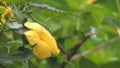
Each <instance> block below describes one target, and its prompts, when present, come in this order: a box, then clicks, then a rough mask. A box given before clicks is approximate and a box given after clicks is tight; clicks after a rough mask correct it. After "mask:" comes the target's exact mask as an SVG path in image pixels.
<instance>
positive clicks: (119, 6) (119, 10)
mask: <svg viewBox="0 0 120 68" xmlns="http://www.w3.org/2000/svg"><path fill="white" fill-rule="evenodd" d="M116 5H117V8H118V13H119V16H120V3H119V0H116Z"/></svg>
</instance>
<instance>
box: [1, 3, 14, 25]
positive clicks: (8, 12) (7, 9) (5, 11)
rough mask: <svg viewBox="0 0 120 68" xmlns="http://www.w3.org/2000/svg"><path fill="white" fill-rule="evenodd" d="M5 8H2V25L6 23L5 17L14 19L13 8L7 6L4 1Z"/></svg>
mask: <svg viewBox="0 0 120 68" xmlns="http://www.w3.org/2000/svg"><path fill="white" fill-rule="evenodd" d="M3 4H4V5H5V6H0V25H2V24H4V23H5V21H6V20H5V16H6V15H8V16H9V18H10V19H11V18H13V17H14V14H13V13H12V12H11V8H10V7H9V6H7V3H6V2H5V1H3Z"/></svg>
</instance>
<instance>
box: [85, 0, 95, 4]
mask: <svg viewBox="0 0 120 68" xmlns="http://www.w3.org/2000/svg"><path fill="white" fill-rule="evenodd" d="M94 2H96V0H87V3H88V4H93V3H94Z"/></svg>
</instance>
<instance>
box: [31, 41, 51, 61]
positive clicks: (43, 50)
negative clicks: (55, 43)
mask: <svg viewBox="0 0 120 68" xmlns="http://www.w3.org/2000/svg"><path fill="white" fill-rule="evenodd" d="M33 53H34V54H35V55H36V56H37V57H39V58H40V59H45V58H48V57H50V55H51V49H50V48H49V46H48V45H47V44H46V43H45V42H44V41H41V40H40V41H39V43H38V44H37V45H36V46H35V47H34V48H33Z"/></svg>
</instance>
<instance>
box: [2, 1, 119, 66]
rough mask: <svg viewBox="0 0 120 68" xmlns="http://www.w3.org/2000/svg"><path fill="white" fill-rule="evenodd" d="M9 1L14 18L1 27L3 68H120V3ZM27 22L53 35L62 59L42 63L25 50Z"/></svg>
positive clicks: (28, 50)
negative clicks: (40, 25) (33, 22)
mask: <svg viewBox="0 0 120 68" xmlns="http://www.w3.org/2000/svg"><path fill="white" fill-rule="evenodd" d="M2 1H3V0H0V2H1V3H0V5H3V4H2ZM5 1H6V2H7V4H8V5H9V6H10V7H11V9H12V12H13V13H14V18H13V19H12V20H8V21H7V22H6V24H5V25H2V26H0V68H120V38H119V36H120V1H119V0H95V2H92V0H5ZM93 1H94V0H93ZM26 20H27V21H36V22H38V23H40V24H42V25H44V26H45V27H46V29H48V30H49V31H50V32H51V34H52V35H53V36H54V37H55V38H56V40H57V42H58V45H59V48H60V49H61V52H60V54H59V55H57V56H51V57H50V58H47V59H39V58H37V57H36V56H33V54H32V53H31V46H30V45H28V44H27V45H25V48H21V47H22V45H23V42H24V40H22V39H24V38H22V36H21V34H22V33H23V32H24V28H23V26H22V24H23V23H24V22H25V21H26ZM89 33H90V34H89ZM20 48H21V49H20ZM91 50H93V51H91ZM86 53H88V54H86Z"/></svg>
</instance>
